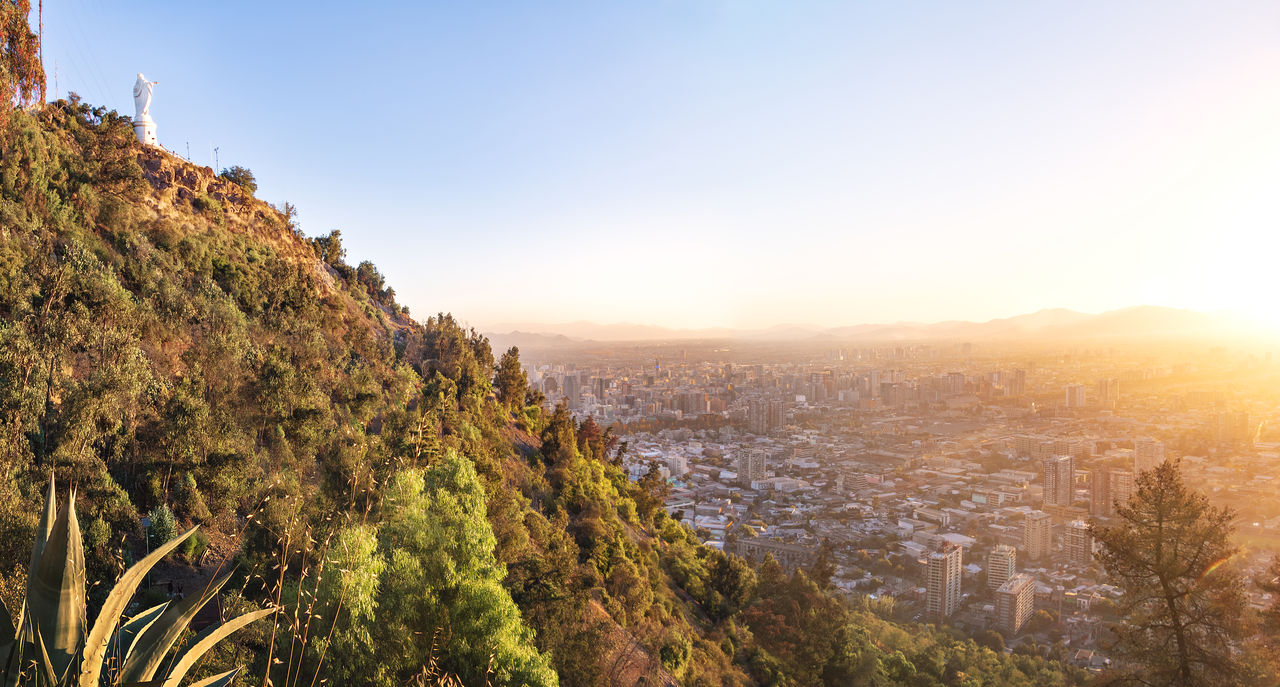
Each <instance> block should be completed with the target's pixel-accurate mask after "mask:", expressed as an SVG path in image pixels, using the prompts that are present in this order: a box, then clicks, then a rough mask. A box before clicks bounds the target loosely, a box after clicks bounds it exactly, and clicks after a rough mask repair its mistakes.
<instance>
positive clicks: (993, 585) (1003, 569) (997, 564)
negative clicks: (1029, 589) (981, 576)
mask: <svg viewBox="0 0 1280 687" xmlns="http://www.w3.org/2000/svg"><path fill="white" fill-rule="evenodd" d="M1017 560H1018V551H1017V549H1015V548H1013V547H1012V546H1009V545H1007V544H1000V545H998V546H996V547H995V548H994V549H991V553H989V554H987V588H988V589H991V590H995V589H999V588H1000V585H1002V584H1004V583H1005V582H1007V581H1009V578H1010V577H1013V575H1014V571H1015V570H1016V565H1017Z"/></svg>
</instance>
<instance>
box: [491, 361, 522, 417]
mask: <svg viewBox="0 0 1280 687" xmlns="http://www.w3.org/2000/svg"><path fill="white" fill-rule="evenodd" d="M493 389H494V391H495V392H497V394H498V400H499V401H500V402H501V403H502V405H504V406H506V407H507V409H508V410H517V411H518V410H520V406H521V404H523V403H524V397H525V394H526V393H528V391H529V380H528V379H527V378H526V377H525V376H524V368H523V367H522V366H521V365H520V349H519V348H516V347H515V346H512V347H511V348H509V349H507V352H506V353H503V354H502V357H501V358H500V359H499V360H498V371H497V374H496V375H494V378H493Z"/></svg>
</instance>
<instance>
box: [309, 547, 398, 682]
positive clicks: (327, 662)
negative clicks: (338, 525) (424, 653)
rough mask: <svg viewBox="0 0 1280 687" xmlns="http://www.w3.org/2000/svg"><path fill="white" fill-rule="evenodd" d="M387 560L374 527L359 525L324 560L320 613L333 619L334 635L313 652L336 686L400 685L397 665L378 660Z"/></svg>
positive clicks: (332, 548)
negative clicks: (380, 597)
mask: <svg viewBox="0 0 1280 687" xmlns="http://www.w3.org/2000/svg"><path fill="white" fill-rule="evenodd" d="M385 569H386V561H385V560H383V558H382V555H381V554H380V553H379V552H378V539H377V536H376V534H375V532H374V529H373V528H372V527H369V526H363V525H357V526H352V527H347V528H345V529H343V530H342V531H340V532H339V533H338V534H337V536H336V537H334V540H333V542H332V544H331V546H330V548H329V552H328V555H327V556H326V558H325V570H324V572H323V573H322V577H321V578H320V589H319V597H320V605H319V607H320V608H321V615H322V616H323V617H328V618H331V619H332V622H333V629H332V632H331V633H330V635H328V636H326V637H322V638H321V639H320V640H319V641H317V642H316V645H315V647H314V648H313V650H314V651H315V653H316V655H317V659H318V660H319V661H322V662H323V665H324V667H325V669H326V670H327V671H328V675H329V676H330V677H332V678H333V680H334V682H335V683H336V684H341V685H350V684H396V683H397V680H396V677H395V676H394V675H392V674H388V673H389V668H391V667H393V666H394V664H393V663H391V662H389V661H383V660H378V653H379V651H378V645H377V644H376V642H375V635H376V634H377V628H378V617H377V611H378V602H377V594H378V585H379V582H380V579H381V576H382V572H383V570H385Z"/></svg>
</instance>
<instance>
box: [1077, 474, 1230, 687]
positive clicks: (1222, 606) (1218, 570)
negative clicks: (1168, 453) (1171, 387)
mask: <svg viewBox="0 0 1280 687" xmlns="http://www.w3.org/2000/svg"><path fill="white" fill-rule="evenodd" d="M1234 517H1235V514H1234V513H1233V512H1232V511H1231V509H1229V508H1224V507H1215V506H1211V505H1209V501H1208V499H1207V498H1206V497H1205V496H1204V495H1203V494H1201V493H1199V492H1197V491H1195V490H1194V489H1192V488H1190V487H1188V486H1187V485H1186V483H1185V482H1183V479H1182V475H1181V473H1180V471H1179V466H1178V463H1177V462H1175V461H1166V462H1165V463H1163V464H1162V465H1160V466H1158V467H1156V468H1154V469H1152V470H1149V471H1146V472H1144V473H1142V474H1141V475H1140V476H1139V477H1138V480H1137V491H1136V493H1135V494H1134V495H1133V497H1132V498H1130V500H1129V501H1128V503H1124V504H1117V510H1116V524H1115V525H1111V526H1102V525H1100V524H1098V523H1096V522H1094V523H1091V524H1090V531H1091V532H1092V533H1093V536H1094V537H1096V538H1097V540H1098V541H1099V542H1100V543H1101V544H1102V551H1101V553H1100V554H1099V559H1100V561H1101V562H1102V565H1103V567H1104V568H1105V569H1106V573H1107V575H1108V576H1109V577H1110V578H1111V580H1112V581H1113V582H1114V583H1115V584H1116V585H1117V586H1119V587H1120V588H1121V589H1123V590H1124V595H1123V596H1122V597H1121V600H1120V614H1121V616H1122V617H1124V619H1125V620H1124V622H1122V623H1121V624H1119V625H1117V626H1115V627H1114V628H1113V631H1114V633H1115V643H1114V647H1113V651H1114V652H1115V655H1116V656H1117V657H1118V658H1120V659H1121V662H1122V665H1121V666H1120V667H1119V669H1118V670H1117V671H1116V672H1115V674H1114V675H1113V676H1112V677H1111V679H1112V680H1113V681H1115V682H1117V683H1124V682H1132V683H1135V684H1143V685H1153V686H1160V685H1169V686H1173V685H1178V686H1179V687H1195V686H1197V685H1205V686H1206V687H1207V686H1209V685H1233V684H1247V683H1249V681H1250V678H1251V675H1250V674H1249V668H1248V667H1247V665H1246V663H1245V661H1244V660H1243V658H1242V653H1241V651H1240V642H1241V640H1242V639H1243V638H1244V637H1245V636H1246V633H1247V627H1246V624H1245V618H1246V617H1247V616H1246V613H1245V610H1246V602H1247V599H1246V596H1245V593H1244V584H1243V581H1242V579H1241V577H1240V575H1239V573H1238V572H1237V571H1236V569H1235V568H1234V566H1232V565H1231V563H1230V562H1229V561H1230V559H1231V557H1232V556H1233V555H1235V553H1236V552H1237V548H1236V547H1235V546H1234V545H1233V544H1232V543H1231V534H1232V525H1231V521H1232V519H1233V518H1234Z"/></svg>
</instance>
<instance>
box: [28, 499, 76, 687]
mask: <svg viewBox="0 0 1280 687" xmlns="http://www.w3.org/2000/svg"><path fill="white" fill-rule="evenodd" d="M27 584H28V587H27V590H28V591H27V609H28V612H29V613H30V614H31V620H30V622H31V624H32V625H33V626H34V627H36V628H37V629H38V637H39V639H40V644H41V647H42V649H43V650H44V651H47V652H48V654H49V661H50V663H51V664H52V666H53V669H54V672H55V674H56V675H57V676H58V677H59V678H61V677H62V676H63V675H65V674H66V672H67V669H68V668H70V667H71V665H72V663H73V662H74V661H75V659H76V657H77V656H78V655H79V653H80V649H81V647H83V646H84V634H85V627H86V626H87V625H88V621H87V620H86V619H85V614H86V611H85V596H84V595H85V575H84V544H83V543H82V542H81V539H80V522H79V521H78V520H77V519H76V503H75V493H74V492H73V493H72V494H70V495H69V496H68V498H67V505H66V507H65V508H63V509H62V511H61V512H60V513H59V514H58V518H57V520H55V521H54V523H53V529H52V530H50V532H49V540H48V541H47V542H45V546H44V551H43V553H41V555H40V565H39V566H37V567H36V574H35V577H34V579H31V580H29V581H28V583H27Z"/></svg>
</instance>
